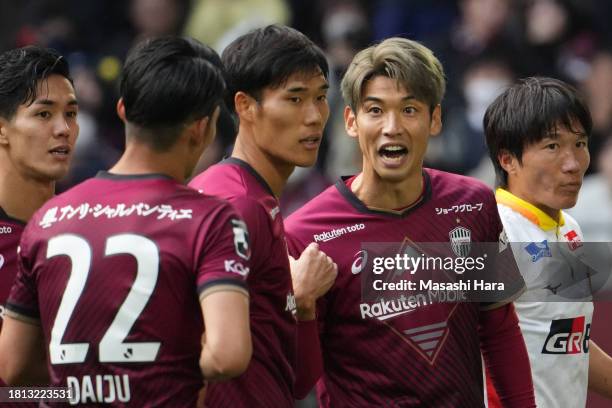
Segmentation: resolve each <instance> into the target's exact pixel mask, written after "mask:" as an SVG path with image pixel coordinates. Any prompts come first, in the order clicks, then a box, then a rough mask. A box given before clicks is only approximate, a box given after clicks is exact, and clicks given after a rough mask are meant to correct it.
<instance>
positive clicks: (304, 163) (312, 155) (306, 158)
mask: <svg viewBox="0 0 612 408" xmlns="http://www.w3.org/2000/svg"><path fill="white" fill-rule="evenodd" d="M317 153H318V152H307V153H302V154H300V155H299V156H296V157H294V158H293V164H294V165H295V166H297V167H312V166H314V164H315V163H316V162H317Z"/></svg>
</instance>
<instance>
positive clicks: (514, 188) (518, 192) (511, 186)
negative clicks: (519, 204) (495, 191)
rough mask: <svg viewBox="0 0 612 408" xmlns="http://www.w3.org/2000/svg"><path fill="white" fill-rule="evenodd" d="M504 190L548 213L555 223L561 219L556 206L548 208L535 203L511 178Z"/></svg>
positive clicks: (559, 211)
mask: <svg viewBox="0 0 612 408" xmlns="http://www.w3.org/2000/svg"><path fill="white" fill-rule="evenodd" d="M506 190H508V192H509V193H510V194H512V195H513V196H515V197H518V198H520V199H521V200H523V201H526V202H528V203H529V204H531V205H533V206H534V207H536V208H537V209H539V210H540V211H542V212H543V213H544V214H546V215H548V216H549V217H550V218H551V219H552V220H553V221H555V222H556V223H557V224H558V223H559V221H560V220H561V210H559V209H556V208H550V207H548V206H545V205H542V204H539V203H537V202H536V200H534V199H533V197H531V196H530V195H529V194H527V193H525V192H524V191H523V189H522V188H520V186H519V185H516V184H515V183H512V182H511V180H509V181H508V187H507V188H506Z"/></svg>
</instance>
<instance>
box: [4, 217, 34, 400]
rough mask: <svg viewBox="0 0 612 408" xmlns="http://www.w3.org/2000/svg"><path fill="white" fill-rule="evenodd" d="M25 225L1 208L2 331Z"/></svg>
mask: <svg viewBox="0 0 612 408" xmlns="http://www.w3.org/2000/svg"><path fill="white" fill-rule="evenodd" d="M25 225H26V224H25V222H23V221H20V220H18V219H16V218H13V217H11V216H10V215H8V214H7V213H6V212H5V211H4V210H3V209H2V208H0V329H1V328H2V318H4V305H5V303H6V300H7V298H8V296H9V292H10V291H11V286H12V285H13V281H14V280H15V276H17V248H18V247H19V239H20V238H21V234H22V232H23V229H24V228H25ZM5 386H6V385H5V384H4V382H3V381H2V380H0V387H5ZM2 406H3V407H6V408H13V407H17V408H19V407H21V408H32V407H37V406H38V404H37V403H34V402H31V403H26V402H15V403H9V402H4V403H2Z"/></svg>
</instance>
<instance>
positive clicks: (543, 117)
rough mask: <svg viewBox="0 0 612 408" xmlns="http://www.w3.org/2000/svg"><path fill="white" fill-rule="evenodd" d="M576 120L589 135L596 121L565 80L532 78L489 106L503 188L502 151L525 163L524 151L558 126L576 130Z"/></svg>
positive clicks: (492, 151) (492, 149)
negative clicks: (500, 159) (574, 124)
mask: <svg viewBox="0 0 612 408" xmlns="http://www.w3.org/2000/svg"><path fill="white" fill-rule="evenodd" d="M575 121H577V122H578V123H579V124H580V125H581V126H582V129H583V130H584V132H585V133H586V135H587V137H590V135H591V132H592V130H593V120H592V119H591V113H590V111H589V108H588V106H587V104H586V102H585V100H584V99H583V97H582V96H581V95H580V94H579V93H578V91H577V90H576V89H575V88H574V87H573V86H571V85H569V84H567V83H565V82H563V81H560V80H558V79H554V78H548V77H529V78H524V79H521V80H519V81H518V83H516V84H515V85H513V86H511V87H509V88H508V89H506V91H504V92H503V93H502V94H501V95H499V96H498V97H497V98H496V99H495V100H494V101H493V103H491V105H489V107H488V108H487V111H486V113H485V116H484V119H483V125H484V132H485V136H486V140H487V147H488V149H489V155H490V157H491V160H492V161H493V165H494V166H495V172H496V174H497V177H498V183H499V184H500V185H501V186H502V187H506V186H507V184H508V174H507V173H506V171H505V170H504V169H503V168H502V167H501V165H500V163H499V160H498V156H499V153H500V152H502V151H504V150H505V151H508V152H509V153H511V154H512V155H514V156H515V157H516V158H517V159H518V160H519V163H522V157H523V150H524V149H525V148H526V147H528V146H531V145H533V144H534V143H537V142H539V141H540V140H542V139H544V138H545V137H547V136H548V135H549V134H550V132H551V131H554V133H556V129H557V127H558V126H561V127H564V128H566V129H568V130H570V131H572V132H576V133H577V132H578V130H579V129H575V128H574V127H573V123H574V122H575Z"/></svg>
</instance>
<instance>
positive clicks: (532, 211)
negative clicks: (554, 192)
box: [495, 187, 565, 231]
mask: <svg viewBox="0 0 612 408" xmlns="http://www.w3.org/2000/svg"><path fill="white" fill-rule="evenodd" d="M495 200H497V203H498V204H503V205H505V206H506V207H510V208H511V209H513V210H514V211H516V212H518V213H519V214H521V215H522V216H523V217H525V218H527V219H528V220H529V221H531V222H532V223H533V224H535V225H537V226H538V227H540V228H541V229H542V230H544V231H550V230H553V229H556V228H559V227H562V226H563V225H565V219H564V218H563V212H562V211H560V214H559V222H558V223H557V221H555V220H553V219H552V218H551V217H550V216H549V215H548V214H546V213H545V212H544V211H542V210H540V209H539V208H538V207H536V206H535V205H533V204H531V203H528V202H527V201H525V200H523V199H521V198H518V197H517V196H515V195H514V194H512V193H510V192H509V191H508V190H504V189H503V188H501V187H500V188H498V189H497V190H495Z"/></svg>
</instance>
